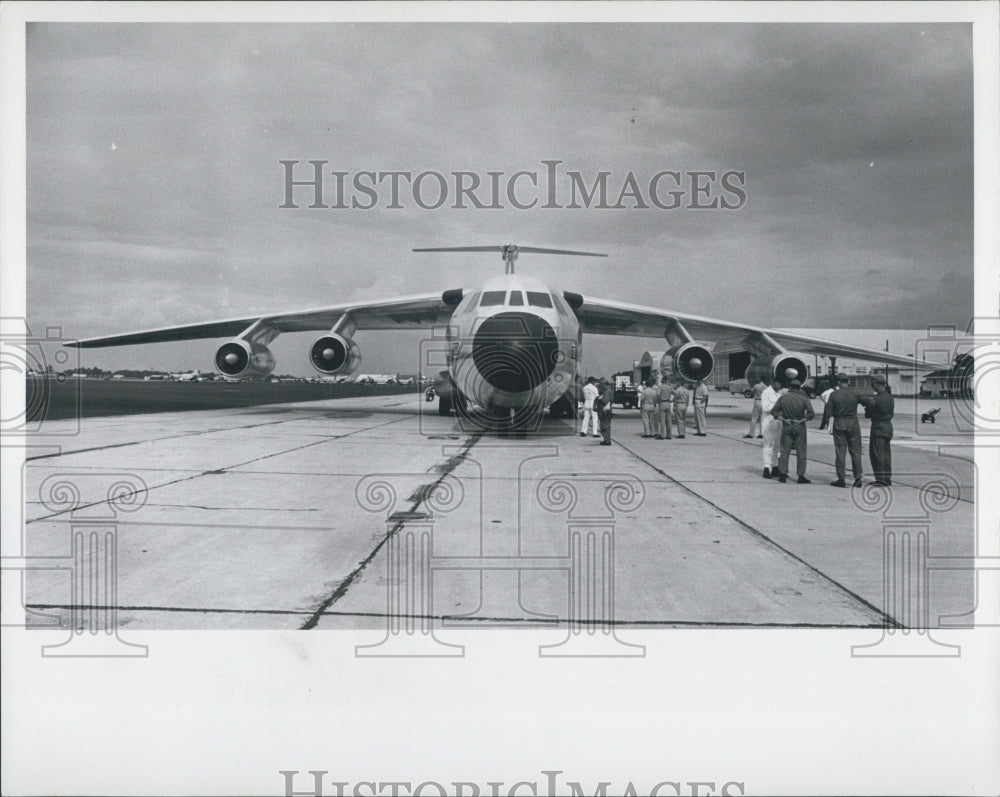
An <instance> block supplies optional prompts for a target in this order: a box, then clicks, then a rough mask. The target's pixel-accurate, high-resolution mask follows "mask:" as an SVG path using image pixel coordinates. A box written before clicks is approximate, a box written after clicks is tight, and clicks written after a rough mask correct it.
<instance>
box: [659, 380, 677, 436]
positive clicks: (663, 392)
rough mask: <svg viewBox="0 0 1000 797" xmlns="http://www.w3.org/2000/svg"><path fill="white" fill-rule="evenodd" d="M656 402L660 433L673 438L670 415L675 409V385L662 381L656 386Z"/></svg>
mask: <svg viewBox="0 0 1000 797" xmlns="http://www.w3.org/2000/svg"><path fill="white" fill-rule="evenodd" d="M656 402H657V403H656V415H657V421H658V424H657V426H658V435H659V436H660V437H663V438H666V439H667V440H669V439H670V438H671V434H670V432H671V423H670V416H671V415H672V414H673V411H674V386H673V385H671V384H670V383H669V382H660V384H659V385H658V386H657V388H656Z"/></svg>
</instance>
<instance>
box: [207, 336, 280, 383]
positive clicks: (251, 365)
mask: <svg viewBox="0 0 1000 797" xmlns="http://www.w3.org/2000/svg"><path fill="white" fill-rule="evenodd" d="M215 369H216V370H217V371H218V372H219V373H220V374H222V375H223V376H228V377H229V378H230V379H246V378H248V377H252V376H267V375H268V374H270V373H271V371H273V370H274V355H273V354H271V350H270V349H268V348H267V346H264V345H263V344H261V343H248V342H247V341H245V340H241V339H239V338H237V339H236V340H231V341H229V342H228V343H223V344H222V345H221V346H219V350H218V351H217V352H215Z"/></svg>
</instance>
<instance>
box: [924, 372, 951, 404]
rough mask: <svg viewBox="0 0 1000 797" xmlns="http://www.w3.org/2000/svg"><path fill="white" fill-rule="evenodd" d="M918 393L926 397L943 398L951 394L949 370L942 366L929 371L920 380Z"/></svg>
mask: <svg viewBox="0 0 1000 797" xmlns="http://www.w3.org/2000/svg"><path fill="white" fill-rule="evenodd" d="M920 395H921V396H926V397H927V398H945V397H947V396H950V395H951V370H950V369H948V368H942V369H941V370H939V371H931V372H930V373H929V374H927V375H926V376H925V377H924V378H923V379H922V380H921V381H920Z"/></svg>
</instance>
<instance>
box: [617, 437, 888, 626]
mask: <svg viewBox="0 0 1000 797" xmlns="http://www.w3.org/2000/svg"><path fill="white" fill-rule="evenodd" d="M615 443H617V445H619V446H621V448H623V449H624V450H625V451H628V452H629V453H630V454H631V455H632V456H633V457H635V458H636V459H638V460H639V461H640V462H643V463H645V464H646V465H648V466H649V467H650V468H652V469H653V470H655V471H656V472H657V473H659V474H660V475H661V476H663V477H664V478H666V479H669V480H670V481H671V482H672V483H673V484H676V485H677V486H678V487H680V488H681V489H682V490H684V491H685V492H687V493H688V494H690V495H693V496H694V497H695V498H697V499H698V500H699V501H704V502H705V503H706V504H708V505H709V506H710V507H712V508H713V509H715V510H716V511H718V512H721V513H722V514H723V515H725V516H726V517H728V518H729V519H731V520H733V521H735V522H736V524H737V525H739V526H740V528H743V529H746V530H747V531H749V532H750V533H751V534H753V535H754V536H756V537H758V538H759V539H761V540H763V541H764V542H766V543H767V544H768V545H771V546H773V547H775V548H777V549H778V550H779V551H781V552H782V553H784V554H785V555H786V556H788V557H790V558H791V559H793V560H795V561H796V562H798V563H799V564H801V565H803V566H804V567H807V568H808V569H809V570H810V571H811V572H813V573H815V574H816V575H817V576H819V577H820V578H822V579H824V580H825V581H827V582H828V583H830V584H832V585H833V586H835V587H836V588H837V589H839V590H841V591H842V592H844V593H845V594H847V595H849V596H850V597H851V598H852V599H854V600H856V601H857V602H858V603H860V604H861V605H862V606H864V607H865V608H866V609H869V610H870V611H873V612H875V614H876V615H878V616H879V617H880V618H882V622H883V623H884V626H879V627H886V628H904V627H905V626H903V625H902V624H901V623H899V622H898V621H897V620H896V619H895V618H894V617H892V615H890V614H887V613H886V612H884V611H882V609H880V608H878V607H877V606H875V605H874V604H873V603H870V602H868V601H867V600H865V599H864V598H862V597H861V596H860V595H858V594H857V593H856V592H854V591H853V590H850V589H848V588H847V587H845V586H844V585H843V584H841V583H840V582H839V581H837V580H836V579H834V578H832V577H830V576H828V575H827V574H826V573H824V572H823V571H822V570H820V569H818V568H817V567H815V566H813V565H811V564H809V562H807V561H806V560H805V559H803V558H802V557H800V556H797V555H796V554H794V553H792V552H791V551H790V550H788V549H787V548H785V547H784V546H782V545H779V544H778V543H777V542H775V541H774V540H772V539H771V538H770V537H768V536H767V535H766V534H764V532H762V531H760V530H759V529H756V528H754V527H753V526H751V525H750V524H749V523H747V522H746V521H745V520H742V519H740V518H738V517H737V516H736V515H734V514H733V513H732V512H729V511H727V510H726V509H723V508H722V507H721V506H719V505H718V504H716V503H715V502H714V501H710V500H709V499H708V498H706V497H705V496H703V495H701V494H700V493H697V492H695V490H693V489H692V488H691V487H689V486H688V485H687V484H686V483H684V482H680V481H678V480H677V479H675V478H674V477H673V476H671V475H670V474H669V473H667V472H666V471H664V470H662V469H661V468H658V467H657V466H656V465H654V464H653V463H652V462H650V461H649V460H648V459H646V458H645V457H643V456H642V455H641V454H637V453H636V452H635V451H633V450H632V449H631V448H629V447H628V446H626V445H624V444H623V443H621V442H619V441H618V440H616V441H615Z"/></svg>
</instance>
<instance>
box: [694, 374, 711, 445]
mask: <svg viewBox="0 0 1000 797" xmlns="http://www.w3.org/2000/svg"><path fill="white" fill-rule="evenodd" d="M707 409H708V386H707V385H706V384H705V383H704V382H698V386H697V387H696V388H695V389H694V433H695V435H697V436H698V437H704V436H705V429H707V428H708V424H707V423H706V419H705V411H706V410H707Z"/></svg>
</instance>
